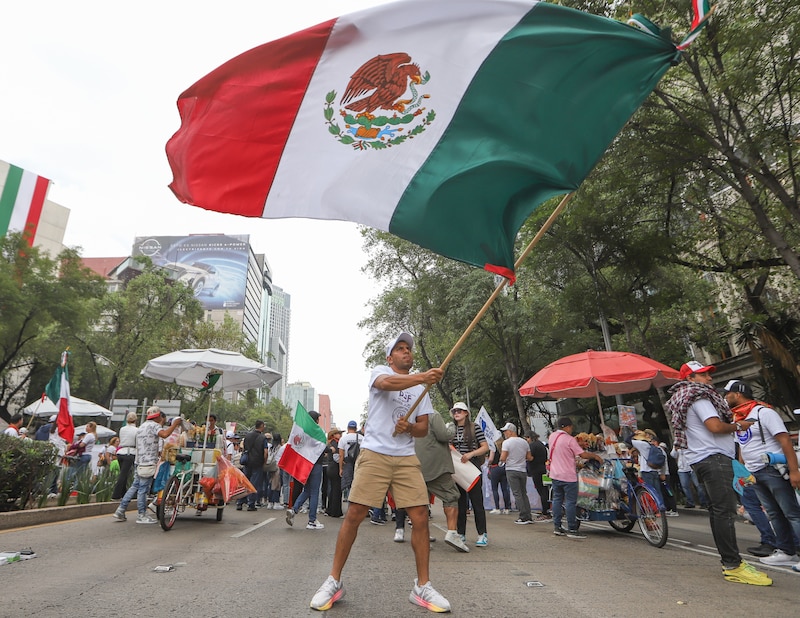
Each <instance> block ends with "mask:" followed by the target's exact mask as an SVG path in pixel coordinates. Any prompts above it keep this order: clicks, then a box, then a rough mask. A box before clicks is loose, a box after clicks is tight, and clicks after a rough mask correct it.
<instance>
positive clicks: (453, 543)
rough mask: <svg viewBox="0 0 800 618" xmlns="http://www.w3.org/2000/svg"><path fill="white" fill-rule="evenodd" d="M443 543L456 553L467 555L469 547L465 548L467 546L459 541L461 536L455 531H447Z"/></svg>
mask: <svg viewBox="0 0 800 618" xmlns="http://www.w3.org/2000/svg"><path fill="white" fill-rule="evenodd" d="M444 542H445V543H447V544H448V545H449V546H450V547H452V548H453V549H455V550H457V551H460V552H462V553H464V554H466V553H469V547H467V544H466V543H464V541H463V540H462V539H461V535H460V534H458V532H456V531H455V530H448V531H447V534H445V535H444Z"/></svg>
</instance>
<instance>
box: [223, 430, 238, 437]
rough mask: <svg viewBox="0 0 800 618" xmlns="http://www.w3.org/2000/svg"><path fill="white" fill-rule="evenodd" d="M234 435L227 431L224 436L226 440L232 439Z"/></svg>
mask: <svg viewBox="0 0 800 618" xmlns="http://www.w3.org/2000/svg"><path fill="white" fill-rule="evenodd" d="M235 435H236V434H235V433H233V432H232V431H229V432H228V433H226V434H225V437H226V438H232V437H233V436H235Z"/></svg>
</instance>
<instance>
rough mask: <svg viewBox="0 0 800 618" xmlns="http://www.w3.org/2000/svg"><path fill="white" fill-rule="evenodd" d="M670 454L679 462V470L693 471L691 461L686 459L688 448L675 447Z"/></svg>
mask: <svg viewBox="0 0 800 618" xmlns="http://www.w3.org/2000/svg"><path fill="white" fill-rule="evenodd" d="M669 455H670V457H672V458H673V459H674V460H675V461H676V462H677V463H678V472H691V471H692V468H691V467H690V466H689V462H688V461H686V449H684V448H673V449H672V451H671V452H670V454H669Z"/></svg>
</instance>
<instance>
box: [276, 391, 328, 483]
mask: <svg viewBox="0 0 800 618" xmlns="http://www.w3.org/2000/svg"><path fill="white" fill-rule="evenodd" d="M324 450H325V432H324V431H322V427H320V426H319V425H317V424H316V423H315V422H314V421H313V419H312V418H311V417H310V416H309V415H308V412H306V409H305V408H304V407H303V406H302V405H301V404H300V402H299V401H298V402H297V411H296V412H295V413H294V425H292V433H290V434H289V441H288V442H287V443H286V449H285V450H284V451H283V455H281V460H280V461H279V462H278V467H279V468H280V469H281V470H285V471H286V472H288V473H289V474H290V475H292V476H293V477H294V478H296V479H297V480H298V481H300V482H301V483H305V482H306V481H307V480H308V475H309V474H311V468H313V467H314V463H315V462H316V461H317V459H319V456H320V455H322V451H324Z"/></svg>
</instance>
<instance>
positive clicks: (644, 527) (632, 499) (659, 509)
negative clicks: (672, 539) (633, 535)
mask: <svg viewBox="0 0 800 618" xmlns="http://www.w3.org/2000/svg"><path fill="white" fill-rule="evenodd" d="M597 468H598V464H595V463H594V462H590V464H587V466H586V468H584V470H586V471H589V472H587V473H584V474H579V479H578V482H579V498H578V520H579V521H581V520H582V521H607V522H608V523H609V524H610V525H611V527H612V528H614V530H618V531H619V532H630V531H631V530H632V529H633V527H634V525H635V524H637V523H638V524H639V529H640V530H641V531H642V535H643V536H644V538H645V540H646V541H647V542H648V543H650V545H652V546H653V547H664V545H665V544H666V543H667V536H668V529H667V518H666V516H665V510H666V509H665V507H664V503H663V501H662V500H661V496H660V495H659V494H658V493H657V492H656V491H655V490H654V489H653V488H652V487H650V485H648V484H647V483H645V482H644V481H643V480H642V479H641V478H639V475H638V473H637V472H636V468H634V466H633V462H632V461H631V460H630V459H628V458H611V459H607V460H606V463H605V464H604V466H602V468H600V469H599V470H598V469H597ZM592 471H593V472H594V473H591V472H592ZM581 472H583V471H581ZM598 479H599V481H598ZM595 481H598V482H597V487H594V485H595Z"/></svg>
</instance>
